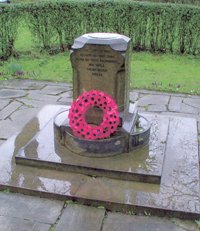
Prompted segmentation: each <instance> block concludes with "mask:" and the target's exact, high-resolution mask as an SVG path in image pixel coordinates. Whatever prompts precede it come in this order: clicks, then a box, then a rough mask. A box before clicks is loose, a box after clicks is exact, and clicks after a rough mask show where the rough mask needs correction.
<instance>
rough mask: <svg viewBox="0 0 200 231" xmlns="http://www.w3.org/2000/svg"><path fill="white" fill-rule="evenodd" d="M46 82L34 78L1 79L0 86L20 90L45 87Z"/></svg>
mask: <svg viewBox="0 0 200 231" xmlns="http://www.w3.org/2000/svg"><path fill="white" fill-rule="evenodd" d="M46 84H47V82H44V81H34V80H19V79H18V80H9V81H6V80H5V81H2V82H1V84H0V87H2V88H5V87H6V88H14V89H20V90H40V89H42V88H43V87H45V86H46Z"/></svg>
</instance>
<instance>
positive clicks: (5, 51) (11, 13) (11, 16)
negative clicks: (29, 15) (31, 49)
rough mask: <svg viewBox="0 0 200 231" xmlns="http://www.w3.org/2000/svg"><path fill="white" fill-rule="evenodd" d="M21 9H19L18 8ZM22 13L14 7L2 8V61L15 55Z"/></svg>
mask: <svg viewBox="0 0 200 231" xmlns="http://www.w3.org/2000/svg"><path fill="white" fill-rule="evenodd" d="M18 9H19V8H18ZM19 18H20V13H19V10H17V9H15V7H14V6H9V7H7V5H4V4H2V6H1V7H0V59H3V60H5V59H7V58H8V57H10V56H11V55H13V53H14V42H15V39H16V35H17V28H18V24H19Z"/></svg>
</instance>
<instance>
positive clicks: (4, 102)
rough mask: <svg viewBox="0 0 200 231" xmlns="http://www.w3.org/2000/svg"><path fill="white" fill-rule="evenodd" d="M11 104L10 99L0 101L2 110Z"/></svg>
mask: <svg viewBox="0 0 200 231" xmlns="http://www.w3.org/2000/svg"><path fill="white" fill-rule="evenodd" d="M8 104H9V99H1V100H0V110H2V109H3V108H4V107H6V106H7V105H8Z"/></svg>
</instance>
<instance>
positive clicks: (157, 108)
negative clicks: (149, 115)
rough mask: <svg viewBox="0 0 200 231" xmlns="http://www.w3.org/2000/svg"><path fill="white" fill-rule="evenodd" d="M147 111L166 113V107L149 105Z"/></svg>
mask: <svg viewBox="0 0 200 231" xmlns="http://www.w3.org/2000/svg"><path fill="white" fill-rule="evenodd" d="M147 111H148V112H163V111H167V106H166V105H161V104H158V105H149V106H148V107H147Z"/></svg>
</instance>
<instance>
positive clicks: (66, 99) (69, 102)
mask: <svg viewBox="0 0 200 231" xmlns="http://www.w3.org/2000/svg"><path fill="white" fill-rule="evenodd" d="M58 102H60V103H62V104H65V103H66V104H67V105H71V103H72V102H73V99H72V98H64V97H62V98H60V99H59V100H58Z"/></svg>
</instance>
